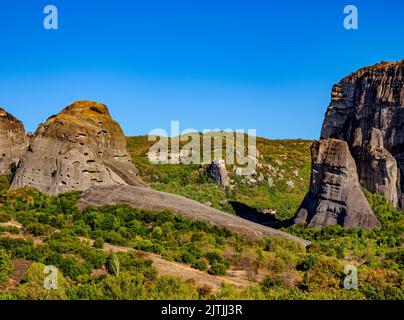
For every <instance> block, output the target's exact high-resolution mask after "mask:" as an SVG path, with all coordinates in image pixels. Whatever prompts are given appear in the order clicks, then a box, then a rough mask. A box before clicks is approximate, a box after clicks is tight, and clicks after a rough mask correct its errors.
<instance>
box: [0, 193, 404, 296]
mask: <svg viewBox="0 0 404 320" xmlns="http://www.w3.org/2000/svg"><path fill="white" fill-rule="evenodd" d="M79 195H80V194H79V192H72V193H68V194H62V195H59V196H57V197H49V196H46V195H43V194H41V193H40V192H38V191H36V190H35V189H30V188H22V189H17V190H10V191H6V192H3V193H2V194H1V195H0V219H1V221H2V223H3V225H4V223H5V222H9V223H12V225H8V227H7V228H5V229H1V230H0V270H1V272H0V279H1V280H2V282H3V284H0V288H3V289H0V299H402V298H403V290H402V289H403V267H402V263H403V253H402V249H401V246H402V232H403V225H404V221H403V218H402V214H400V213H398V212H396V211H394V210H393V209H392V208H391V207H390V206H388V205H387V204H386V202H385V201H384V199H383V198H382V197H380V196H373V195H368V196H369V200H370V202H371V203H372V206H373V208H374V210H375V212H376V213H377V214H378V216H379V217H380V219H381V221H382V222H383V227H382V228H378V229H376V230H373V231H363V230H356V229H352V230H344V229H342V228H340V227H332V228H325V229H323V230H313V229H311V230H307V229H304V228H302V227H299V226H295V227H293V228H291V229H290V230H289V231H290V232H292V233H294V234H296V235H299V236H302V237H305V238H307V239H310V240H312V242H313V243H312V244H311V245H310V246H309V247H307V248H304V247H302V246H301V245H298V244H296V243H294V242H291V241H288V240H286V239H283V238H277V239H262V240H260V241H257V242H254V243H253V242H250V241H247V240H246V239H244V238H243V237H241V236H238V235H235V234H233V233H231V232H229V231H227V230H225V229H222V228H217V227H211V226H208V225H206V224H204V223H201V222H195V221H190V220H188V219H185V218H184V217H182V216H179V215H176V214H172V213H170V212H147V211H142V210H137V209H134V208H130V207H128V206H126V205H118V206H106V207H102V208H87V209H85V210H83V211H80V210H79V209H78V208H77V207H76V206H75V203H76V201H77V199H78V198H79ZM17 225H20V226H21V227H20V228H18V227H16V226H17ZM87 239H88V240H87ZM90 239H93V242H91V241H90ZM106 243H110V244H115V245H119V246H125V247H127V248H133V249H137V250H135V251H128V252H120V253H110V252H107V251H105V250H103V249H102V248H103V245H104V244H106ZM142 252H153V253H157V254H159V255H162V256H163V257H164V259H166V260H173V261H177V262H180V263H183V264H187V265H189V266H192V267H193V268H196V269H199V270H202V271H203V272H206V273H210V274H212V275H223V274H226V273H227V272H228V270H229V269H233V270H244V271H246V272H247V274H248V276H249V278H250V280H251V281H253V280H255V281H256V282H255V283H256V284H253V283H251V285H250V286H249V287H247V288H245V289H236V288H235V287H233V286H231V285H228V284H223V287H222V288H221V290H220V291H218V292H213V291H212V290H211V288H209V287H204V286H202V287H200V286H198V285H197V284H196V283H195V282H193V281H186V282H185V281H183V280H181V279H179V278H176V277H171V276H159V274H158V271H157V270H156V269H155V268H154V267H153V266H152V261H150V260H148V258H147V256H146V255H145V253H142ZM21 260H22V261H29V262H31V263H32V264H31V266H30V267H29V268H28V270H27V271H26V272H25V275H24V277H23V278H22V279H20V280H19V281H18V283H17V284H15V286H14V287H11V288H10V287H9V288H6V286H5V284H6V283H7V281H8V279H9V278H10V277H11V276H12V275H10V272H11V271H12V267H14V268H18V261H21ZM347 264H353V265H356V266H357V267H358V271H359V288H358V290H346V289H344V288H343V280H344V277H345V274H344V266H345V265H347ZM44 265H54V266H56V267H57V268H58V269H59V270H60V273H59V279H58V282H59V287H58V289H57V290H47V289H45V288H44V287H43V281H44V277H45V274H44V273H43V268H44ZM2 286H3V287H2Z"/></svg>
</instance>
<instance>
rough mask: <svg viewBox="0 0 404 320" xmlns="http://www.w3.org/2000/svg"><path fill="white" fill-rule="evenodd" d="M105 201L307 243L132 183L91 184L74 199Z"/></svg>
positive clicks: (93, 202) (83, 203)
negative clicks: (92, 185) (166, 211)
mask: <svg viewBox="0 0 404 320" xmlns="http://www.w3.org/2000/svg"><path fill="white" fill-rule="evenodd" d="M106 204H111V205H113V204H128V205H130V206H132V207H135V208H139V209H143V210H154V211H156V210H157V211H164V210H170V211H172V212H175V213H178V214H182V215H183V216H185V217H187V218H188V219H191V220H198V221H203V222H206V223H207V224H209V225H212V226H218V227H223V228H226V229H228V230H230V231H233V232H236V233H239V234H241V235H243V236H245V237H247V238H249V239H258V238H263V237H284V238H287V239H290V240H293V241H297V242H299V243H301V244H303V245H308V244H310V242H309V241H307V240H304V239H302V238H299V237H296V236H293V235H291V234H289V233H286V232H283V231H280V230H276V229H272V228H269V227H266V226H263V225H260V224H258V223H254V222H251V221H249V220H246V219H243V218H240V217H238V216H236V215H234V214H230V213H227V212H223V211H220V210H217V209H214V208H211V207H208V206H206V205H204V204H202V203H199V202H197V201H194V200H191V199H188V198H185V197H182V196H179V195H175V194H171V193H166V192H161V191H157V190H152V189H151V188H144V187H134V186H103V187H98V186H97V187H91V188H89V189H88V190H86V191H85V192H83V194H82V197H81V199H80V200H79V202H78V206H79V208H81V209H84V208H85V207H87V206H103V205H106Z"/></svg>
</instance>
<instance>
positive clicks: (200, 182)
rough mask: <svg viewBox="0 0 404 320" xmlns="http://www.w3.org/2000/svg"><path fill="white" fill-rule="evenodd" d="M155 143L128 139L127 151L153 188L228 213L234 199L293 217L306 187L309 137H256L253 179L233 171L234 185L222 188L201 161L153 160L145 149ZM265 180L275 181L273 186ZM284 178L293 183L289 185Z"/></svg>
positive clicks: (139, 139) (144, 138)
mask: <svg viewBox="0 0 404 320" xmlns="http://www.w3.org/2000/svg"><path fill="white" fill-rule="evenodd" d="M153 143H154V142H149V141H148V139H147V136H139V137H129V138H128V144H127V147H128V151H129V152H130V154H131V156H132V160H133V162H134V164H135V165H136V167H137V168H138V169H139V171H140V174H141V176H142V178H143V179H144V180H145V181H147V182H148V183H150V184H151V186H152V187H153V188H155V189H158V190H161V191H167V192H172V193H177V194H180V195H183V196H186V197H188V198H191V199H194V200H197V201H199V202H202V203H205V202H210V203H211V205H212V206H213V207H215V208H217V209H221V210H224V211H227V212H234V210H233V208H232V206H231V205H230V204H229V202H230V201H237V202H240V203H243V204H246V205H248V206H250V207H252V208H255V209H258V210H259V211H263V210H276V212H277V213H276V217H277V218H278V219H287V218H290V217H292V216H293V215H294V213H295V212H296V210H297V208H298V206H299V204H300V202H301V201H302V199H303V197H304V195H305V193H306V192H307V189H308V185H309V180H310V145H311V143H312V142H311V141H307V140H267V139H264V138H257V149H258V152H259V159H258V160H259V165H258V167H257V173H256V174H255V175H254V176H252V179H254V180H255V182H254V181H253V182H251V181H250V182H249V181H248V179H246V178H243V177H240V176H237V175H236V174H234V173H232V174H231V176H230V178H231V180H232V185H234V186H233V187H232V188H228V189H226V190H223V189H222V188H220V187H219V186H217V185H216V184H215V183H214V181H213V180H212V179H211V178H210V177H209V176H207V175H206V173H205V170H204V169H203V168H201V167H200V166H199V165H184V164H179V165H171V164H161V165H155V164H151V163H150V162H149V160H148V158H147V152H148V150H149V148H150V146H151V145H152V144H153ZM228 171H231V168H230V166H229V168H228ZM268 178H270V179H272V180H273V182H274V186H273V187H270V186H269V183H268ZM260 179H262V181H259V180H260ZM288 181H289V182H293V184H294V186H293V187H291V186H288V185H287V182H288Z"/></svg>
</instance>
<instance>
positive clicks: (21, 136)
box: [0, 108, 28, 175]
mask: <svg viewBox="0 0 404 320" xmlns="http://www.w3.org/2000/svg"><path fill="white" fill-rule="evenodd" d="M27 146H28V139H27V137H26V135H25V130H24V125H23V124H22V122H21V121H19V120H18V119H16V118H15V117H14V116H12V115H11V114H9V113H7V112H6V111H5V110H4V109H2V108H0V175H4V174H10V173H11V167H12V166H16V165H17V164H18V161H19V159H20V158H21V156H22V154H23V153H24V152H25V150H26V149H27Z"/></svg>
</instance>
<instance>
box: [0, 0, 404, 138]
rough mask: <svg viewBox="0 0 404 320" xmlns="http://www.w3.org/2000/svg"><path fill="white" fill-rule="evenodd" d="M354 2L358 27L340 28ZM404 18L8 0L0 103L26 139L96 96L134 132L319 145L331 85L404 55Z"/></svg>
mask: <svg viewBox="0 0 404 320" xmlns="http://www.w3.org/2000/svg"><path fill="white" fill-rule="evenodd" d="M47 4H54V5H56V6H57V7H58V9H59V30H57V31H47V30H45V29H44V28H43V18H44V16H45V15H44V14H43V12H42V11H43V8H44V7H45V5H47ZM347 4H355V5H357V7H358V9H359V30H356V31H347V30H345V29H344V28H343V25H342V23H343V18H344V14H343V8H344V6H345V5H347ZM403 14H404V1H402V0H384V1H378V0H377V1H373V0H349V1H348V0H321V1H320V0H318V1H310V0H308V1H300V0H299V1H297V0H296V1H292V0H282V1H270V0H267V1H264V0H243V1H241V0H182V1H180V0H160V1H156V0H143V1H137V0H131V1H129V0H127V1H123V0H110V1H106V0H105V1H102V0H92V1H90V0H80V1H76V0H64V1H59V0H47V1H41V0H20V1H15V0H1V2H0V45H1V47H0V106H3V107H4V108H6V110H8V111H9V112H11V113H12V114H14V115H15V116H17V117H18V118H19V119H21V120H22V121H23V122H24V124H25V126H26V129H27V130H29V131H33V130H35V129H36V127H37V125H38V124H39V123H40V122H42V121H44V120H45V119H46V118H47V117H48V116H50V115H52V114H54V113H57V112H59V111H60V110H61V109H62V108H63V107H64V106H66V105H68V104H69V103H71V102H73V101H75V100H81V99H88V100H96V101H100V102H103V103H105V104H107V105H108V106H109V108H110V111H111V114H112V115H113V117H114V118H115V119H116V120H118V121H119V122H120V123H121V125H122V127H123V129H124V131H125V133H126V134H127V135H137V134H147V133H148V132H149V131H150V130H151V129H153V128H166V129H168V128H169V125H170V121H171V120H180V126H181V129H186V128H195V129H198V130H202V129H208V128H210V129H214V128H221V129H225V128H233V129H249V128H254V129H257V135H259V136H264V137H268V138H308V139H316V138H318V136H319V132H320V127H321V123H322V119H323V116H324V112H325V110H326V107H327V105H328V103H329V99H330V90H331V87H332V85H333V84H334V83H336V82H338V81H339V80H340V79H341V78H342V77H343V76H345V75H347V74H349V73H350V72H352V71H355V70H356V69H358V68H360V67H363V66H366V65H370V64H374V63H376V62H379V61H380V60H387V61H389V60H400V59H402V58H404V19H403Z"/></svg>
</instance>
